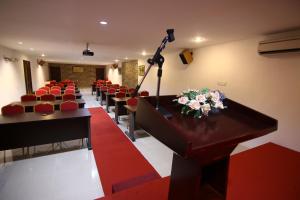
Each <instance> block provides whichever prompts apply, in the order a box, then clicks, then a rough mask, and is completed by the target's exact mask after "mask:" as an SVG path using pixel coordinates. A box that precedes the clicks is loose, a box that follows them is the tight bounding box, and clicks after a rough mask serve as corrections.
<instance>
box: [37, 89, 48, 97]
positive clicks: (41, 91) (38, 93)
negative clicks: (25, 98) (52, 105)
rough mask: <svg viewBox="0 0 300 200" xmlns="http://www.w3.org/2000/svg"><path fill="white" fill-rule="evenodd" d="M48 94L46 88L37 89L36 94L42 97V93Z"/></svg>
mask: <svg viewBox="0 0 300 200" xmlns="http://www.w3.org/2000/svg"><path fill="white" fill-rule="evenodd" d="M45 94H48V92H47V90H44V89H38V90H37V91H35V96H37V97H40V96H42V95H45Z"/></svg>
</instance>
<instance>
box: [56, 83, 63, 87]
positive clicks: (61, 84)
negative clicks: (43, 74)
mask: <svg viewBox="0 0 300 200" xmlns="http://www.w3.org/2000/svg"><path fill="white" fill-rule="evenodd" d="M56 85H57V86H59V87H60V88H63V87H65V84H63V83H58V84H56Z"/></svg>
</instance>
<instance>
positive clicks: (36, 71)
mask: <svg viewBox="0 0 300 200" xmlns="http://www.w3.org/2000/svg"><path fill="white" fill-rule="evenodd" d="M3 56H7V57H10V58H17V59H18V61H17V62H9V61H5V60H4V59H3ZM23 60H28V61H30V63H31V76H32V85H33V86H32V87H33V90H36V89H37V88H39V87H41V86H43V85H44V82H45V81H46V80H47V79H48V67H47V66H43V67H41V66H38V65H37V62H36V58H34V57H28V56H26V55H23V54H22V53H20V52H17V51H14V50H11V49H8V48H6V47H2V46H0V91H1V93H2V94H1V98H0V107H2V106H4V105H7V104H9V103H11V102H13V101H20V97H21V96H22V95H23V94H25V93H26V88H25V78H24V68H23Z"/></svg>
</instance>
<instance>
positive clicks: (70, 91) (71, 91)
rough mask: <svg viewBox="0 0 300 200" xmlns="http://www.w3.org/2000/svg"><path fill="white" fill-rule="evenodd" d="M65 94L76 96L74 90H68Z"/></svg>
mask: <svg viewBox="0 0 300 200" xmlns="http://www.w3.org/2000/svg"><path fill="white" fill-rule="evenodd" d="M64 94H75V90H72V89H66V90H65V92H64Z"/></svg>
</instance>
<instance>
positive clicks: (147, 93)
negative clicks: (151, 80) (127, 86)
mask: <svg viewBox="0 0 300 200" xmlns="http://www.w3.org/2000/svg"><path fill="white" fill-rule="evenodd" d="M140 96H142V97H148V96H149V92H148V91H146V90H144V91H141V94H140Z"/></svg>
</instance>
